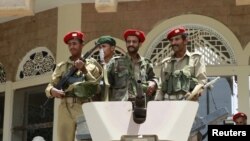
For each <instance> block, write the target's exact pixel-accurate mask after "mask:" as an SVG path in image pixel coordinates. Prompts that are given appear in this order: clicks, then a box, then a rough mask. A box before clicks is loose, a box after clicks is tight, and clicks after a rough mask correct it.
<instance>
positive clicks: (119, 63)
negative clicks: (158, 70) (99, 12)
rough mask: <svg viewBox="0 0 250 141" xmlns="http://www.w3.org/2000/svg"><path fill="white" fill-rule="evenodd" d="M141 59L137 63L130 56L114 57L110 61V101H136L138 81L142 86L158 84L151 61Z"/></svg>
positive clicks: (108, 69) (108, 68)
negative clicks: (151, 82) (153, 82)
mask: <svg viewBox="0 0 250 141" xmlns="http://www.w3.org/2000/svg"><path fill="white" fill-rule="evenodd" d="M138 56H139V54H138ZM139 57H140V60H139V61H138V62H137V63H132V60H131V58H130V56H129V55H128V54H126V55H125V56H118V57H114V58H112V59H111V60H110V62H109V63H108V65H107V74H108V80H109V84H110V95H109V100H111V101H127V100H129V99H134V98H135V96H136V87H135V83H136V82H137V80H141V82H142V84H145V85H146V84H147V83H148V81H155V82H156V83H157V82H158V81H157V79H156V76H155V73H154V71H153V66H152V63H151V61H150V60H148V59H146V58H144V57H141V56H139ZM146 87H147V86H145V88H146ZM151 99H153V98H151Z"/></svg>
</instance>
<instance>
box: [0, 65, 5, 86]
mask: <svg viewBox="0 0 250 141" xmlns="http://www.w3.org/2000/svg"><path fill="white" fill-rule="evenodd" d="M5 82H6V73H5V69H4V66H3V65H2V64H1V63H0V83H5Z"/></svg>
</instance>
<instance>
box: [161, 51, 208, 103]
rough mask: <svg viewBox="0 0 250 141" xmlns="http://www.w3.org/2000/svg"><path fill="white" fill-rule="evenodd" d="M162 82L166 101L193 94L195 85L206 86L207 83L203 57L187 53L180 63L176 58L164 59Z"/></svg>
mask: <svg viewBox="0 0 250 141" xmlns="http://www.w3.org/2000/svg"><path fill="white" fill-rule="evenodd" d="M171 78H172V79H171ZM185 79H186V80H190V79H191V80H192V79H193V80H194V81H191V82H186V81H185ZM161 81H162V86H161V90H162V93H163V94H164V98H165V100H179V99H182V98H183V96H184V95H185V94H186V93H187V92H191V90H192V88H194V86H195V85H197V84H205V83H206V81H207V77H206V68H205V62H204V59H203V57H202V55H201V54H199V53H190V52H189V51H186V54H185V55H184V57H183V58H181V59H180V60H179V61H178V60H177V59H176V58H175V57H174V56H171V57H168V58H166V59H164V60H163V61H162V69H161ZM192 82H193V83H192ZM194 82H197V84H195V83H194ZM184 83H185V84H184ZM191 85H192V86H191Z"/></svg>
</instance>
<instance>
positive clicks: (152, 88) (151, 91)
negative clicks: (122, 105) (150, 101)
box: [146, 81, 157, 96]
mask: <svg viewBox="0 0 250 141" xmlns="http://www.w3.org/2000/svg"><path fill="white" fill-rule="evenodd" d="M156 88H157V85H156V83H155V82H154V81H149V82H148V88H147V91H146V94H147V95H148V96H151V95H153V94H154V93H155V92H156Z"/></svg>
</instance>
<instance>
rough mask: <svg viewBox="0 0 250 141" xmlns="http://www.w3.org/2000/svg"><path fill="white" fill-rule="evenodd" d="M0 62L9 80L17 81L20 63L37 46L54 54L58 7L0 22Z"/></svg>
mask: <svg viewBox="0 0 250 141" xmlns="http://www.w3.org/2000/svg"><path fill="white" fill-rule="evenodd" d="M0 31H1V34H0V50H1V51H0V62H1V63H2V64H3V66H4V67H5V71H6V77H7V80H11V81H15V76H16V71H17V69H18V65H19V63H20V61H21V60H22V59H23V57H24V56H25V55H26V53H28V52H29V51H31V50H32V49H34V48H36V47H47V48H48V49H50V50H51V52H52V53H53V55H55V53H56V43H57V9H51V10H48V11H44V12H41V13H38V14H36V15H34V16H29V17H23V18H19V19H16V20H12V21H9V22H5V23H1V24H0Z"/></svg>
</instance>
